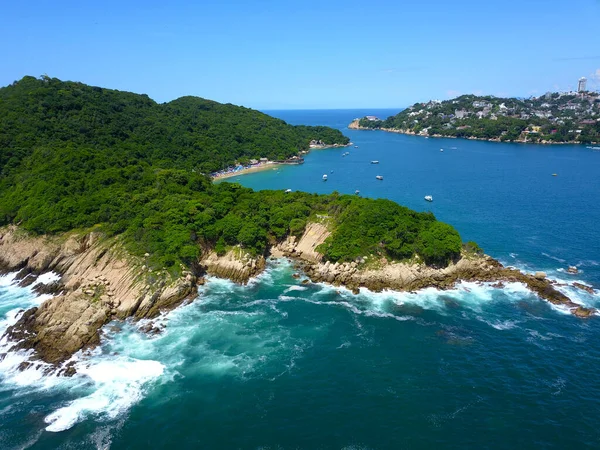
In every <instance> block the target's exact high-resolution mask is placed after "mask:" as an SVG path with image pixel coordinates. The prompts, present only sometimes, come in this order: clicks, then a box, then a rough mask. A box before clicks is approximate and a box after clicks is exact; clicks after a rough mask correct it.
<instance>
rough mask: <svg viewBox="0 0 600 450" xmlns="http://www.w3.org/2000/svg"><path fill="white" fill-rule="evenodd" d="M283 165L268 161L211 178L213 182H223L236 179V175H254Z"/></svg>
mask: <svg viewBox="0 0 600 450" xmlns="http://www.w3.org/2000/svg"><path fill="white" fill-rule="evenodd" d="M282 165H283V164H280V163H276V162H273V161H269V162H267V163H263V164H257V165H255V166H252V167H246V168H243V169H240V170H237V171H235V172H227V173H223V174H219V175H215V176H213V177H212V179H213V181H219V180H224V179H227V178H233V177H236V176H238V175H247V174H249V173H255V172H262V171H263V170H268V169H271V168H272V169H274V170H276V169H278V168H279V167H280V166H282Z"/></svg>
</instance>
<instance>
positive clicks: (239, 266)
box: [200, 247, 266, 284]
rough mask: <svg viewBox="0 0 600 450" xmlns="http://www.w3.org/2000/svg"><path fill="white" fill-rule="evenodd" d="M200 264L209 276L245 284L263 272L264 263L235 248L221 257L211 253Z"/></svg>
mask: <svg viewBox="0 0 600 450" xmlns="http://www.w3.org/2000/svg"><path fill="white" fill-rule="evenodd" d="M200 264H201V266H202V267H203V268H204V270H205V271H206V272H207V273H208V274H210V275H214V276H216V277H219V278H227V279H229V280H232V281H235V282H236V283H241V284H246V283H247V282H248V280H249V279H250V278H252V277H254V276H256V275H258V274H259V273H260V272H262V271H263V270H264V268H265V265H266V261H265V258H264V257H262V256H259V257H256V258H254V257H252V256H250V255H249V254H247V253H245V252H244V251H243V250H242V249H241V248H240V247H235V248H233V249H232V250H229V251H228V252H227V253H226V254H225V255H223V256H218V255H217V254H216V253H215V252H214V251H212V252H210V253H209V254H208V255H207V256H206V257H205V258H203V259H202V261H200Z"/></svg>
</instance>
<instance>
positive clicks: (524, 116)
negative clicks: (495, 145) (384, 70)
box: [354, 78, 600, 144]
mask: <svg viewBox="0 0 600 450" xmlns="http://www.w3.org/2000/svg"><path fill="white" fill-rule="evenodd" d="M354 126H356V127H359V128H379V129H386V130H388V131H397V132H404V133H407V134H416V135H420V136H445V137H466V138H475V139H486V140H499V141H516V142H539V143H567V142H570V143H592V144H595V143H597V142H598V141H600V94H598V92H593V91H588V90H586V80H585V79H584V78H583V79H581V80H579V89H578V91H577V92H573V91H571V92H553V93H552V92H548V93H546V94H544V95H542V96H539V97H531V98H527V99H519V98H500V97H493V96H483V97H482V96H475V95H463V96H460V97H458V98H455V99H452V100H445V101H440V100H431V101H429V102H426V103H416V104H414V105H413V106H410V107H409V108H407V109H405V110H404V111H402V112H401V113H399V114H398V115H396V116H393V117H389V118H387V119H385V120H379V119H378V118H376V117H373V116H367V117H364V118H362V119H359V120H358V121H355V122H354Z"/></svg>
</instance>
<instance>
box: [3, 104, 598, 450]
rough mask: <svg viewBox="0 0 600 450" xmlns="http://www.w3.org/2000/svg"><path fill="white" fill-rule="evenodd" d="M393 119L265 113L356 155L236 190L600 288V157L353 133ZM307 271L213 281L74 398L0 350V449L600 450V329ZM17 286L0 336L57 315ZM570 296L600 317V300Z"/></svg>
mask: <svg viewBox="0 0 600 450" xmlns="http://www.w3.org/2000/svg"><path fill="white" fill-rule="evenodd" d="M398 111H399V110H390V109H386V110H380V109H371V110H365V109H360V110H358V109H357V110H297V111H295V110H285V111H266V112H267V113H268V114H271V115H273V116H276V117H280V118H282V119H284V120H286V121H287V122H288V123H292V124H306V125H327V126H332V127H335V128H338V129H340V130H342V131H343V133H344V134H346V135H347V136H349V137H350V139H351V141H352V142H353V145H352V146H350V147H345V148H334V149H326V150H314V151H311V152H310V153H309V154H308V155H307V156H306V158H305V163H304V164H303V165H300V166H281V167H278V168H276V169H275V170H266V171H263V172H257V173H253V174H248V175H242V176H239V177H233V178H230V179H228V180H227V181H228V182H239V183H241V184H242V185H244V186H248V187H251V188H253V189H292V190H303V191H308V192H318V193H330V192H333V191H337V192H340V193H345V194H353V193H354V192H355V191H356V190H359V191H360V195H363V196H366V197H372V198H388V199H391V200H394V201H396V202H398V203H400V204H402V205H405V206H407V207H409V208H412V209H415V210H418V211H431V212H433V213H434V214H435V216H436V217H437V218H438V219H439V220H442V221H444V222H447V223H450V224H451V225H453V226H454V227H456V229H457V230H458V231H459V233H460V234H461V237H462V239H463V241H469V240H473V241H476V242H477V243H478V244H479V245H480V246H481V247H482V248H483V249H484V251H485V252H486V253H487V254H489V255H491V256H492V257H494V258H497V259H499V260H500V261H501V262H502V263H504V264H506V265H511V266H515V267H518V268H520V269H521V270H525V271H538V270H541V271H545V272H546V273H547V274H548V276H549V277H551V278H554V279H557V280H564V281H565V282H567V281H568V282H573V281H580V282H582V283H585V284H587V285H590V286H593V287H594V288H596V289H597V288H599V287H600V239H599V238H600V227H599V226H598V224H599V223H600V208H598V205H599V204H600V203H599V200H600V152H597V151H593V150H591V149H588V148H586V147H585V146H583V145H581V146H577V145H555V146H545V145H532V144H508V143H493V142H482V141H470V140H463V139H447V138H429V139H425V138H422V137H415V136H407V135H401V134H395V133H386V132H382V131H362V130H348V129H347V125H348V124H349V123H350V122H351V121H352V120H353V119H354V118H356V117H362V116H364V115H366V114H372V115H376V116H379V117H381V118H385V117H387V116H389V115H392V114H395V113H397V112H398ZM440 149H443V150H444V151H443V152H441V151H440ZM345 152H349V154H348V155H347V156H343V155H344V153H345ZM372 160H378V161H379V164H370V161H372ZM323 174H327V175H328V180H327V181H326V182H324V181H323V180H322V175H323ZM552 174H557V176H553V175H552ZM376 175H381V176H383V180H382V181H379V180H377V179H376V178H375V176H376ZM425 195H431V196H432V197H433V202H431V203H430V202H426V201H425V200H424V196H425ZM568 266H577V267H578V269H579V273H578V274H576V275H570V274H568V273H566V269H567V268H568ZM295 271H296V269H295V268H294V267H293V264H292V263H290V262H289V261H286V260H278V261H270V262H269V265H268V267H267V270H266V271H265V272H264V273H263V274H261V275H260V276H259V277H257V278H256V279H254V280H252V281H251V282H250V283H249V284H248V285H247V286H239V285H236V284H234V283H231V282H229V281H226V280H221V279H217V278H209V280H208V282H207V284H206V285H205V286H203V287H201V289H200V293H199V296H198V298H197V299H196V300H195V301H193V302H192V303H189V304H187V305H184V306H181V307H179V308H176V309H175V310H173V311H171V312H169V313H166V314H164V315H162V316H160V318H159V319H157V320H158V321H159V322H160V323H162V324H164V325H165V330H164V332H163V333H161V334H159V335H156V336H149V335H147V334H145V333H143V332H142V331H140V328H142V327H143V325H144V321H142V322H141V323H140V322H137V323H136V322H130V321H126V322H114V323H111V324H109V325H107V326H106V327H105V328H104V330H103V339H102V344H101V345H100V346H99V347H98V348H96V349H94V350H93V351H90V352H85V353H80V354H78V355H76V357H75V358H76V360H77V370H78V374H77V375H76V376H74V377H73V378H58V377H55V376H48V375H44V374H43V372H42V371H41V370H36V369H35V368H30V369H27V370H25V371H23V372H20V371H18V369H17V367H18V365H19V364H20V363H21V362H22V361H23V360H24V358H25V357H26V355H24V354H21V353H15V352H7V350H8V347H9V346H8V345H7V344H6V342H0V448H1V449H25V448H27V449H75V448H77V449H79V448H97V449H113V450H114V449H147V448H157V449H158V448H165V449H166V448H177V449H187V448H190V449H192V448H194V449H197V448H202V449H348V450H349V449H356V450H358V449H364V450H367V449H401V448H407V449H421V448H422V449H429V448H449V449H463V448H481V449H504V448H523V449H555V448H556V449H565V448H569V449H571V448H573V449H574V448H577V449H580V448H598V447H600V430H599V428H598V425H597V420H596V419H597V414H598V411H600V383H599V382H598V381H597V369H598V364H599V363H600V332H599V323H600V322H599V318H598V317H592V318H590V319H587V320H583V319H578V318H576V317H574V316H572V315H571V314H569V313H568V312H567V311H564V310H562V309H561V308H557V307H554V306H552V305H550V304H549V303H547V302H545V301H542V300H540V299H539V298H538V297H537V296H535V295H533V294H532V293H531V292H529V291H528V290H527V289H525V287H524V286H523V285H521V284H519V283H508V284H506V286H505V287H503V288H497V287H493V286H491V285H489V284H478V283H460V284H459V285H457V286H456V287H455V288H454V289H452V290H448V291H438V290H436V289H425V290H423V291H419V292H417V293H398V292H389V291H388V292H381V293H373V292H370V291H368V290H365V289H363V290H361V292H360V294H358V295H354V294H352V293H351V292H349V291H347V290H346V289H343V288H335V287H332V286H329V285H327V284H321V283H317V284H308V285H303V284H302V283H301V282H302V279H300V280H297V279H295V278H294V277H293V276H292V274H293V273H294V272H295ZM13 281H14V274H13V275H8V276H4V277H0V333H3V332H4V331H5V330H6V328H7V327H8V326H9V325H10V324H12V323H14V321H15V317H16V315H17V313H18V312H19V311H20V310H22V309H24V308H28V307H31V306H34V305H36V304H39V303H40V302H41V301H42V300H43V298H39V297H36V296H35V295H34V294H33V293H32V292H31V290H30V289H29V288H20V287H17V286H16V285H15V283H14V282H13ZM561 289H562V290H563V291H564V292H565V293H567V294H568V295H569V296H570V297H571V298H572V299H573V300H575V301H577V302H579V303H581V304H584V305H586V306H592V307H600V295H599V291H598V290H596V291H595V293H594V294H589V293H587V292H585V291H582V290H578V289H575V288H572V287H562V288H561ZM4 353H6V354H5V355H3V354H4Z"/></svg>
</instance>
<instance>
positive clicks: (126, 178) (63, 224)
mask: <svg viewBox="0 0 600 450" xmlns="http://www.w3.org/2000/svg"><path fill="white" fill-rule="evenodd" d="M311 139H320V140H323V141H324V142H326V143H335V142H337V143H345V142H346V141H347V138H345V137H344V136H343V135H342V134H341V133H340V132H339V131H337V130H332V129H330V128H327V127H293V126H290V125H288V124H286V123H285V122H283V121H281V120H278V119H274V118H272V117H269V116H267V115H265V114H262V113H259V112H257V111H253V110H250V109H247V108H242V107H237V106H233V105H221V104H219V103H216V102H212V101H209V100H203V99H199V98H194V97H184V98H181V99H178V100H175V101H173V102H170V103H167V104H163V105H158V104H156V103H155V102H153V101H152V100H151V99H149V98H148V97H147V96H145V95H136V94H131V93H125V92H118V91H112V90H107V89H102V88H95V87H90V86H86V85H83V84H81V83H71V82H61V81H59V80H56V79H49V78H43V79H35V78H32V77H25V78H24V79H23V80H21V81H19V82H17V83H15V84H13V85H11V86H9V87H6V88H2V89H0V161H1V166H0V167H1V171H0V226H2V225H6V224H9V223H17V224H19V225H20V226H21V227H23V228H24V229H26V230H29V231H31V232H34V233H39V234H41V233H60V232H66V231H69V230H73V229H90V228H97V229H101V230H102V231H104V232H105V233H107V234H108V235H109V236H114V235H120V236H122V238H123V242H124V243H125V244H126V245H127V248H128V250H129V251H131V252H132V253H134V254H140V255H141V254H144V253H146V252H147V253H150V255H151V256H150V258H149V260H148V264H149V265H150V266H151V267H156V268H160V267H166V268H169V269H171V270H173V271H175V272H177V271H178V270H179V268H180V264H184V265H191V264H193V263H194V262H195V261H197V259H198V258H199V257H200V256H201V254H202V252H203V251H206V250H207V249H213V248H214V249H215V250H216V251H217V252H223V251H225V250H226V249H227V248H228V247H230V246H234V245H240V246H242V247H243V248H244V249H246V251H248V252H250V253H253V254H264V253H265V252H266V250H267V248H268V246H269V245H270V244H273V243H275V242H277V241H279V240H281V239H283V238H285V237H286V236H288V235H290V234H293V235H297V236H299V235H301V234H302V233H303V232H304V229H305V227H306V224H307V223H308V222H309V221H311V220H319V218H320V217H323V216H326V217H328V218H329V219H328V220H329V222H330V226H331V229H332V236H331V237H330V239H329V240H328V241H327V242H326V243H325V244H324V245H323V248H322V251H323V253H324V255H325V258H326V259H328V260H331V261H349V260H353V259H355V258H357V257H358V256H362V255H366V254H377V255H380V256H384V257H388V258H391V259H403V258H409V257H412V256H413V255H414V254H419V255H421V256H422V258H423V259H424V260H425V261H426V262H427V263H431V264H444V263H447V262H448V261H449V260H451V259H453V258H455V257H457V256H458V255H459V254H460V237H459V236H458V233H457V232H456V230H454V229H453V228H452V227H450V226H449V225H446V224H441V223H439V222H437V221H436V220H435V218H434V216H433V215H432V214H429V213H417V212H414V211H411V210H409V209H408V208H405V207H402V206H400V205H397V204H396V203H394V202H391V201H389V200H369V199H362V198H359V197H357V196H347V195H339V194H337V193H334V194H331V195H316V194H308V193H302V192H293V193H285V192H283V191H260V192H254V191H252V190H251V189H247V188H243V187H242V186H240V185H239V184H231V183H218V184H213V183H212V181H211V180H210V178H209V177H208V176H206V175H203V173H202V172H207V171H209V170H212V168H214V167H217V166H220V165H222V164H226V165H229V164H232V163H233V162H234V161H235V160H239V159H240V158H243V157H257V156H264V157H277V155H278V154H279V153H282V154H284V155H285V156H289V155H290V154H293V153H296V152H297V151H298V149H301V148H306V147H307V146H308V142H309V141H310V140H311Z"/></svg>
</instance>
